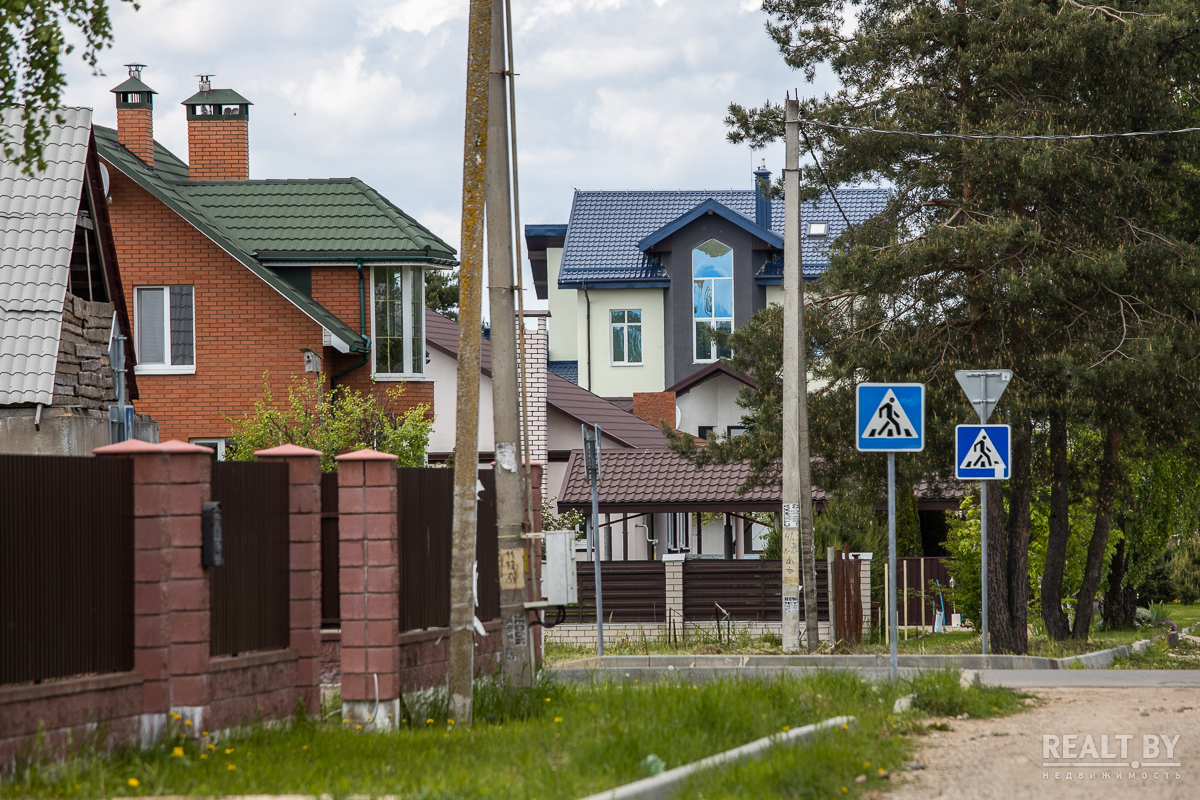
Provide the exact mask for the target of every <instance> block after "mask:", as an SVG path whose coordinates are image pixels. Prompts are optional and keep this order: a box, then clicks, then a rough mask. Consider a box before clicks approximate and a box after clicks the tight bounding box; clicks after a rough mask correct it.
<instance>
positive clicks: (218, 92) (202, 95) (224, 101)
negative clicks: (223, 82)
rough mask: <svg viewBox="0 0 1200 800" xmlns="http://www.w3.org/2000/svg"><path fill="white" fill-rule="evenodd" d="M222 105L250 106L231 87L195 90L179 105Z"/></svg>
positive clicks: (247, 101) (248, 102) (250, 104)
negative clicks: (205, 90)
mask: <svg viewBox="0 0 1200 800" xmlns="http://www.w3.org/2000/svg"><path fill="white" fill-rule="evenodd" d="M218 104H219V105H223V106H240V105H247V106H252V105H254V103H251V102H250V101H249V100H247V99H246V98H244V97H242V96H241V95H240V94H238V93H237V92H235V91H234V90H233V89H211V90H209V91H207V92H196V93H195V94H194V95H192V96H191V97H189V98H188V99H187V100H184V101H183V102H182V103H180V104H179V105H181V106H191V105H214V106H215V105H218Z"/></svg>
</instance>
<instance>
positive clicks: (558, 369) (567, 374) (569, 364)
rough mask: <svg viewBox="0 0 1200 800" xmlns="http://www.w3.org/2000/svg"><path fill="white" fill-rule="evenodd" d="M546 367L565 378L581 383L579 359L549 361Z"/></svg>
mask: <svg viewBox="0 0 1200 800" xmlns="http://www.w3.org/2000/svg"><path fill="white" fill-rule="evenodd" d="M546 368H547V369H549V370H550V371H551V372H553V373H554V374H555V375H557V376H558V377H560V378H562V379H563V380H567V381H570V382H571V383H573V384H575V385H576V386H578V385H579V362H578V361H547V362H546Z"/></svg>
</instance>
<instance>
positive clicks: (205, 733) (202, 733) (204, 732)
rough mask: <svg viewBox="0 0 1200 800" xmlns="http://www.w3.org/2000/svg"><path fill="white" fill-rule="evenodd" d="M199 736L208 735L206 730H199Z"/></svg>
mask: <svg viewBox="0 0 1200 800" xmlns="http://www.w3.org/2000/svg"><path fill="white" fill-rule="evenodd" d="M200 735H201V736H208V731H200Z"/></svg>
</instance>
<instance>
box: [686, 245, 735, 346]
mask: <svg viewBox="0 0 1200 800" xmlns="http://www.w3.org/2000/svg"><path fill="white" fill-rule="evenodd" d="M692 330H693V334H692V335H693V337H694V340H695V348H694V350H693V352H694V353H695V360H696V361H697V362H702V361H716V360H717V359H718V358H729V357H730V356H732V355H733V353H732V352H731V351H730V350H729V348H728V347H726V346H718V345H717V343H716V341H715V340H714V338H713V335H712V332H713V331H724V332H726V333H730V332H732V331H733V248H731V247H729V246H728V245H725V244H722V243H721V242H718V241H717V240H716V239H709V240H708V241H707V242H705V243H704V244H702V245H700V246H699V247H697V248H695V249H694V250H692Z"/></svg>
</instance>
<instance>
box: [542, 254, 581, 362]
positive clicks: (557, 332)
mask: <svg viewBox="0 0 1200 800" xmlns="http://www.w3.org/2000/svg"><path fill="white" fill-rule="evenodd" d="M562 256H563V249H562V248H561V247H548V248H546V299H547V302H548V304H549V305H548V308H549V309H550V320H549V324H548V327H549V331H550V360H551V361H574V360H576V359H577V358H579V330H578V329H577V327H576V326H577V325H578V322H577V321H576V317H577V314H576V300H575V294H576V292H575V290H574V289H560V288H558V268H559V266H561V265H562Z"/></svg>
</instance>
